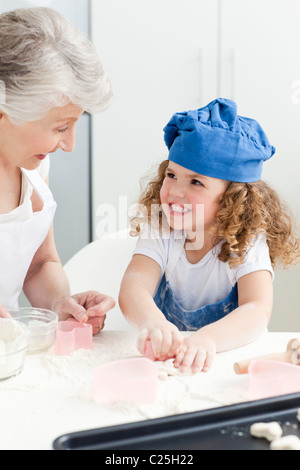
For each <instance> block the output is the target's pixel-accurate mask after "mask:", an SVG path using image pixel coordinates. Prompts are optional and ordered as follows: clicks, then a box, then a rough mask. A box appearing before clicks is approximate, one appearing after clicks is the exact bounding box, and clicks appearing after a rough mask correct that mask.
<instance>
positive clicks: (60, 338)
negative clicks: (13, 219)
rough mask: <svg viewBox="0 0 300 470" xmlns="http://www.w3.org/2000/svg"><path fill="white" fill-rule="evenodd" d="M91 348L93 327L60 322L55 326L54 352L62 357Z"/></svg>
mask: <svg viewBox="0 0 300 470" xmlns="http://www.w3.org/2000/svg"><path fill="white" fill-rule="evenodd" d="M92 348H93V327H92V325H90V324H88V323H79V322H77V321H61V322H59V323H58V325H57V333H56V352H57V354H59V355H61V356H63V355H67V354H71V353H72V352H74V351H76V350H77V349H92Z"/></svg>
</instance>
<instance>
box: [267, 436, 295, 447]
mask: <svg viewBox="0 0 300 470" xmlns="http://www.w3.org/2000/svg"><path fill="white" fill-rule="evenodd" d="M270 447H271V450H300V439H299V437H297V436H294V435H290V436H284V437H281V438H279V439H275V441H273V442H271V445H270Z"/></svg>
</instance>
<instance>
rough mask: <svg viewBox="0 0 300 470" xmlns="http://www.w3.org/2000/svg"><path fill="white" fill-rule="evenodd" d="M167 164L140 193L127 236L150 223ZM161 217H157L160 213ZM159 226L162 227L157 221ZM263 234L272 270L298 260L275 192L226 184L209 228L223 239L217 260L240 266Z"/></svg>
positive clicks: (259, 184) (260, 185)
mask: <svg viewBox="0 0 300 470" xmlns="http://www.w3.org/2000/svg"><path fill="white" fill-rule="evenodd" d="M168 164H169V161H168V160H164V161H163V162H162V163H161V164H160V165H159V168H158V173H157V175H156V177H155V178H154V179H152V180H151V181H150V182H149V183H148V184H147V187H146V189H145V190H144V191H143V192H142V194H141V196H140V199H139V204H140V205H141V206H142V207H145V209H146V210H145V211H142V214H141V213H140V214H139V215H135V216H134V217H132V218H131V228H132V231H131V234H132V235H135V236H137V235H138V234H139V232H140V230H141V225H142V224H143V223H145V222H151V220H152V216H153V206H154V207H155V206H156V207H157V205H160V189H161V186H162V184H163V180H164V178H165V172H166V169H167V167H168ZM160 215H161V214H160ZM159 226H160V227H161V226H162V220H161V218H160V221H159ZM261 232H264V233H265V234H266V239H267V244H268V247H269V254H270V259H271V263H272V265H273V267H274V266H275V264H277V263H278V264H281V265H282V266H283V267H284V268H286V267H288V266H289V265H293V264H296V263H297V262H298V260H299V259H300V240H299V237H298V236H296V235H295V234H294V233H293V221H292V217H291V215H289V212H288V209H287V208H286V207H284V204H283V202H282V201H281V200H280V198H279V195H278V194H277V192H276V191H275V190H274V189H272V188H271V187H270V186H269V185H268V184H267V183H265V182H264V181H262V180H259V181H256V182H254V183H236V182H228V185H227V188H226V190H225V192H224V194H223V198H222V200H221V203H220V209H219V211H218V212H217V215H216V222H215V225H214V227H213V235H214V237H215V240H216V241H217V240H220V239H222V240H224V241H223V244H222V246H221V250H220V253H219V255H218V258H219V259H220V260H221V261H223V262H227V261H229V263H230V266H231V267H234V266H238V265H239V264H241V263H242V262H243V261H244V259H245V255H246V252H247V249H248V247H249V246H251V243H252V242H253V240H254V239H255V237H256V236H257V235H258V234H259V233H261Z"/></svg>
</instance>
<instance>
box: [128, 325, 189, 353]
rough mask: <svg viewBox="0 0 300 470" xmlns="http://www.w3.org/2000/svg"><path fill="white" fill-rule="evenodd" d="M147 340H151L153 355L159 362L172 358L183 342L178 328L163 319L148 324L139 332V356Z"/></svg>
mask: <svg viewBox="0 0 300 470" xmlns="http://www.w3.org/2000/svg"><path fill="white" fill-rule="evenodd" d="M147 339H151V342H152V349H153V354H154V356H155V358H156V359H159V360H160V361H165V360H166V359H170V358H171V357H174V356H175V354H176V352H177V351H178V348H179V347H180V346H181V344H182V342H183V338H182V335H181V333H180V332H179V330H178V328H177V327H176V326H175V325H173V323H170V322H169V321H167V320H165V319H162V320H156V321H155V323H154V322H153V323H150V322H149V324H148V325H145V327H144V328H143V329H142V330H141V332H140V335H139V337H138V344H137V348H138V350H139V352H140V353H141V354H144V348H145V342H146V340H147Z"/></svg>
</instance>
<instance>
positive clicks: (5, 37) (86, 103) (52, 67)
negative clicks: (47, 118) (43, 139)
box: [0, 7, 112, 124]
mask: <svg viewBox="0 0 300 470" xmlns="http://www.w3.org/2000/svg"><path fill="white" fill-rule="evenodd" d="M111 97H112V91H111V86H110V82H109V80H108V78H107V75H106V73H105V72H104V70H103V68H102V65H101V62H100V60H99V57H98V53H97V51H96V48H95V46H94V45H93V44H92V43H91V41H90V40H89V39H88V38H86V37H85V35H84V34H83V33H82V32H81V31H80V30H78V29H77V28H75V26H73V25H72V24H71V23H70V22H69V21H68V20H67V19H66V18H65V17H64V16H62V15H61V14H60V13H58V12H57V11H55V10H53V9H50V8H43V7H38V8H20V9H17V10H14V11H10V12H7V13H4V14H2V15H0V110H2V111H3V112H4V113H6V114H7V115H8V117H9V118H10V120H11V121H13V122H16V123H20V124H21V123H24V122H28V121H36V120H38V119H41V118H42V117H43V116H44V115H45V114H47V112H48V111H50V109H52V108H53V107H56V106H64V105H66V104H68V103H69V102H72V103H73V104H75V105H77V106H79V107H80V108H82V109H83V110H84V111H87V112H88V113H96V112H99V111H101V110H103V109H104V108H105V107H106V106H107V105H108V104H109V102H110V100H111Z"/></svg>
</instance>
